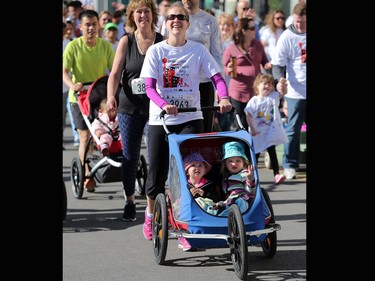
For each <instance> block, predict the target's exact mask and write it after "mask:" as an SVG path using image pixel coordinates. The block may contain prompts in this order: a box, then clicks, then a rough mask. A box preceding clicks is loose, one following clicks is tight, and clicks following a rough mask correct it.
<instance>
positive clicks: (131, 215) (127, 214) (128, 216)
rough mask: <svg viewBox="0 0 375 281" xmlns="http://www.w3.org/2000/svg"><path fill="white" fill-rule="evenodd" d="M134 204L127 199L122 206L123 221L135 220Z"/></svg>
mask: <svg viewBox="0 0 375 281" xmlns="http://www.w3.org/2000/svg"><path fill="white" fill-rule="evenodd" d="M135 215H136V211H135V204H134V203H133V201H129V202H128V203H127V204H126V205H125V207H124V214H123V215H122V220H124V221H135V220H136V219H137V218H136V216H135Z"/></svg>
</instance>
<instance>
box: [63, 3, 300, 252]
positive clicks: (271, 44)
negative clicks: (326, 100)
mask: <svg viewBox="0 0 375 281" xmlns="http://www.w3.org/2000/svg"><path fill="white" fill-rule="evenodd" d="M199 3H200V0H182V1H168V0H162V1H160V0H158V1H155V0H130V1H129V3H128V4H127V5H126V6H125V5H124V4H121V3H118V2H113V3H112V6H113V9H114V12H113V13H111V12H110V11H109V10H105V11H95V9H94V7H92V6H84V5H83V4H82V2H81V1H69V2H67V1H64V2H63V11H64V14H63V82H64V83H63V107H64V110H63V114H64V116H63V131H64V126H65V123H64V121H65V114H68V113H69V118H70V123H71V125H72V128H73V134H74V141H75V144H76V145H77V146H78V155H79V157H80V159H81V161H83V155H84V151H85V149H86V144H87V140H88V138H89V135H90V132H89V130H88V128H87V125H86V123H85V122H84V120H83V117H82V113H81V112H80V109H79V107H78V104H77V97H76V96H75V95H74V93H75V92H78V91H81V90H83V84H84V83H86V82H88V81H95V80H96V79H98V78H99V77H102V76H104V75H107V76H109V78H108V84H107V100H106V108H103V109H102V114H103V115H104V114H109V115H110V116H111V118H110V120H111V121H112V122H114V121H116V124H117V123H118V126H119V129H120V134H121V140H122V148H123V158H122V168H121V169H122V185H123V190H124V197H125V204H124V212H123V216H122V219H123V220H124V221H134V220H136V208H135V204H136V202H135V200H136V198H135V184H136V183H135V182H136V173H137V168H138V159H139V157H140V150H141V141H142V137H143V135H144V133H145V132H146V135H147V138H146V148H147V155H148V157H147V158H148V164H149V168H148V175H147V181H146V187H145V192H146V196H147V207H146V210H145V221H144V225H143V234H144V236H145V238H146V239H147V240H151V238H152V230H151V222H152V217H153V208H154V202H155V198H156V196H157V195H158V194H159V193H163V192H165V182H166V180H167V177H168V165H169V163H168V161H169V160H168V153H169V148H168V143H166V142H165V131H164V128H163V124H162V122H161V120H160V118H159V114H160V112H161V111H162V110H164V111H165V112H166V113H167V115H166V117H165V123H166V125H168V128H169V130H170V131H171V132H176V133H178V134H186V133H203V132H211V131H213V130H223V131H227V130H230V129H231V128H236V125H235V124H236V122H234V119H233V112H232V107H234V108H235V109H236V112H237V113H238V114H239V116H240V120H241V122H242V124H243V125H244V127H245V128H248V130H249V133H250V134H251V135H252V137H253V138H254V146H255V151H256V156H257V160H258V157H259V154H260V153H261V152H262V151H264V150H267V151H268V152H269V154H270V156H271V165H272V168H273V172H274V177H275V184H281V183H282V182H283V181H284V180H285V179H288V180H290V179H293V178H295V176H296V170H298V168H299V164H300V156H299V152H300V150H299V144H300V135H301V134H300V132H301V127H302V126H303V125H304V124H306V1H304V0H300V1H298V3H297V4H296V5H295V7H294V8H293V11H292V15H291V16H292V23H291V24H290V25H289V26H288V27H286V25H285V20H286V19H285V14H284V12H283V11H282V10H273V11H269V13H268V14H267V15H266V17H265V20H264V25H263V26H260V21H259V17H258V16H257V14H256V12H255V10H254V9H252V8H251V7H250V1H247V0H238V1H237V6H236V12H235V14H229V13H226V12H223V13H221V14H220V15H218V16H217V17H216V16H215V15H213V14H211V13H208V12H207V11H204V10H203V9H201V8H200V7H199V6H200V5H199ZM176 87H179V89H180V91H181V92H180V94H179V95H178V96H174V95H173V91H174V88H176ZM135 89H139V90H135ZM212 105H218V106H219V107H220V111H219V112H217V113H215V112H213V111H208V112H202V111H199V110H198V111H196V112H188V113H183V114H182V113H178V107H181V106H182V107H197V108H199V107H200V106H212ZM282 106H287V107H288V111H287V120H288V121H287V123H286V124H282V122H281V116H280V112H279V110H280V108H281V107H282ZM107 119H108V118H107ZM107 121H109V120H107ZM215 124H216V125H215ZM284 126H285V129H284ZM99 127H100V126H98V129H99ZM275 128H276V129H275ZM110 141H111V139H110V138H105V137H104V138H103V145H102V151H104V153H106V154H107V153H108V145H109V144H110ZM279 144H284V155H283V159H282V166H283V171H284V174H280V171H279V164H278V159H277V156H276V152H275V147H276V146H277V145H279ZM225 148H228V149H229V148H230V149H231V150H230V151H231V153H229V152H228V153H226V152H225ZM225 148H224V147H223V151H224V155H225V157H224V158H223V165H224V166H223V167H224V168H226V171H227V172H226V175H227V177H228V178H230V177H232V174H237V173H245V174H246V176H245V178H246V184H245V186H248V188H244V189H243V191H241V192H239V193H238V194H241V196H238V194H237V193H236V194H232V195H228V197H227V199H226V200H225V202H224V203H223V202H221V203H220V204H219V205H220V206H219V205H217V204H216V203H215V205H214V207H213V209H212V212H214V213H217V209H218V208H219V207H220V208H224V209H222V210H220V213H221V215H223V214H225V207H223V206H229V205H230V204H232V203H233V201H237V199H238V198H241V200H242V201H244V202H242V203H241V204H240V206H242V207H243V208H246V206H247V204H246V203H247V200H249V198H251V196H252V195H251V187H253V186H252V185H251V184H250V182H251V179H252V168H251V166H248V165H249V161H248V159H247V157H246V155H245V154H244V153H243V148H242V147H241V144H238V143H230V144H227V145H226V146H225ZM63 149H64V148H63ZM235 152H236V153H235ZM233 157H234V158H233ZM236 157H237V158H236ZM192 159H193V160H194V159H195V160H196V161H193V160H192ZM197 159H198V160H199V161H198V160H197ZM233 159H234V160H235V161H237V162H238V163H240V164H241V165H239V166H238V171H236V173H235V169H234V168H233V167H231V165H232V166H233V164H231V163H236V162H233ZM196 162H198V164H197V165H196V166H195V163H196ZM186 163H187V164H185V169H186V171H187V172H188V176H189V175H190V176H191V177H190V180H189V183H190V184H192V185H193V187H192V189H191V192H194V196H196V197H205V196H203V194H204V193H203V192H199V190H198V189H197V190H196V189H195V188H194V183H195V181H196V180H199V181H200V178H199V179H193V175H194V174H193V171H190V170H189V169H190V168H191V167H193V168H196V169H200V168H203V169H205V171H204V172H202V173H201V176H204V174H205V173H207V172H208V170H209V169H210V166H209V165H210V164H209V163H207V162H205V161H204V159H202V158H201V157H200V156H199V155H194V157H193V158H191V159H190V162H189V161H187V162H186ZM202 163H203V164H202ZM206 163H207V164H208V165H207V164H206ZM238 163H237V164H238ZM237 164H236V165H237ZM88 169H89V167H88V166H87V167H86V173H88ZM236 169H237V168H236ZM224 170H225V169H224ZM248 174H250V176H248ZM240 178H243V176H241V177H240ZM197 184H199V182H198V183H197ZM200 185H202V183H200ZM200 185H198V186H200ZM95 186H96V183H95V180H94V179H87V180H86V181H85V182H84V187H85V188H86V190H87V191H88V192H94V191H95ZM201 193H202V194H201ZM210 210H211V209H210ZM215 210H216V211H215ZM181 244H183V245H182V246H181V248H183V249H184V250H186V249H190V248H189V245H186V241H181Z"/></svg>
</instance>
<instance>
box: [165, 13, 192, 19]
mask: <svg viewBox="0 0 375 281" xmlns="http://www.w3.org/2000/svg"><path fill="white" fill-rule="evenodd" d="M175 18H177V19H178V20H187V16H185V15H182V14H178V15H174V14H170V15H168V17H167V20H174V19H175Z"/></svg>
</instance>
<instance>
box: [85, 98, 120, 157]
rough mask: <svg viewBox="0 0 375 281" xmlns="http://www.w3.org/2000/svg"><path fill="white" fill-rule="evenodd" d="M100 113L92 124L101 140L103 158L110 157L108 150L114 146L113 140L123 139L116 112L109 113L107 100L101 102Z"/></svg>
mask: <svg viewBox="0 0 375 281" xmlns="http://www.w3.org/2000/svg"><path fill="white" fill-rule="evenodd" d="M98 112H99V114H98V116H97V117H96V118H95V120H94V121H93V122H92V128H93V130H94V132H95V135H96V136H97V137H98V138H99V142H100V145H99V146H100V151H101V153H102V154H103V156H108V155H109V150H108V149H109V147H110V146H111V145H112V142H113V139H115V140H120V139H121V135H120V134H119V130H118V119H117V116H116V112H115V111H109V112H108V111H107V99H103V100H102V101H101V102H100V106H99V108H98Z"/></svg>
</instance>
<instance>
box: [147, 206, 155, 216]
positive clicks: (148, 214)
mask: <svg viewBox="0 0 375 281" xmlns="http://www.w3.org/2000/svg"><path fill="white" fill-rule="evenodd" d="M146 215H147V216H148V217H149V218H153V217H154V214H150V213H149V212H148V207H146Z"/></svg>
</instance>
